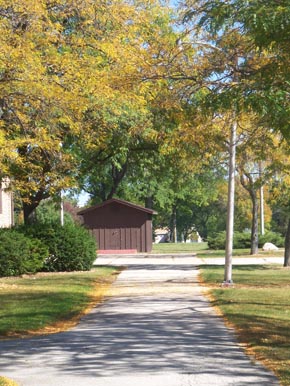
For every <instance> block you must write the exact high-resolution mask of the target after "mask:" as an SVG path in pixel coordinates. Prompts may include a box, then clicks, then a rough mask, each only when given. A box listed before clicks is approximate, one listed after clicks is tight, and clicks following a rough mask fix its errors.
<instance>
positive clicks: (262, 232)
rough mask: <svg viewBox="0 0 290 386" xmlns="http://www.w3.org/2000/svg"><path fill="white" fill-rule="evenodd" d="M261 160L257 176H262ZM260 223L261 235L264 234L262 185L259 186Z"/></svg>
mask: <svg viewBox="0 0 290 386" xmlns="http://www.w3.org/2000/svg"><path fill="white" fill-rule="evenodd" d="M262 172H263V171H262V162H260V163H259V176H260V178H261V177H262ZM260 225H261V235H264V234H265V217H264V187H263V185H261V187H260Z"/></svg>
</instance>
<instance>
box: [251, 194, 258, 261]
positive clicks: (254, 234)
mask: <svg viewBox="0 0 290 386" xmlns="http://www.w3.org/2000/svg"><path fill="white" fill-rule="evenodd" d="M251 199H252V205H253V207H252V230H251V255H256V254H257V253H258V251H259V246H258V243H259V236H258V234H259V228H258V227H259V221H258V211H259V201H258V198H257V195H256V192H255V191H254V190H252V192H251Z"/></svg>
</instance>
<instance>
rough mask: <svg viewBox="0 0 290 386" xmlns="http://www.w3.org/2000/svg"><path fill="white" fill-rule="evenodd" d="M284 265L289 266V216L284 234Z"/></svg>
mask: <svg viewBox="0 0 290 386" xmlns="http://www.w3.org/2000/svg"><path fill="white" fill-rule="evenodd" d="M284 267H290V218H289V221H288V227H287V232H286V236H285V254H284Z"/></svg>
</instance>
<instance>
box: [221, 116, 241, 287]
mask: <svg viewBox="0 0 290 386" xmlns="http://www.w3.org/2000/svg"><path fill="white" fill-rule="evenodd" d="M237 126H238V125H237V120H236V117H234V121H233V123H232V125H231V134H230V144H229V181H228V205H227V234H226V257H225V274H224V282H223V285H224V286H230V285H232V284H233V280H232V257H233V239H234V207H235V170H236V146H237Z"/></svg>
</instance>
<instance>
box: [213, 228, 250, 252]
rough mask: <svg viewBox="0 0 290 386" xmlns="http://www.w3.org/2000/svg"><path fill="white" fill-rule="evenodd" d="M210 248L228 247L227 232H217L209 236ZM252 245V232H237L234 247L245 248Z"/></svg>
mask: <svg viewBox="0 0 290 386" xmlns="http://www.w3.org/2000/svg"><path fill="white" fill-rule="evenodd" d="M207 241H208V247H209V249H215V250H216V249H225V247H226V232H219V233H216V234H215V235H214V236H212V237H208V240H207ZM250 247H251V234H250V233H248V232H235V233H234V240H233V248H235V249H243V248H250Z"/></svg>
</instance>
